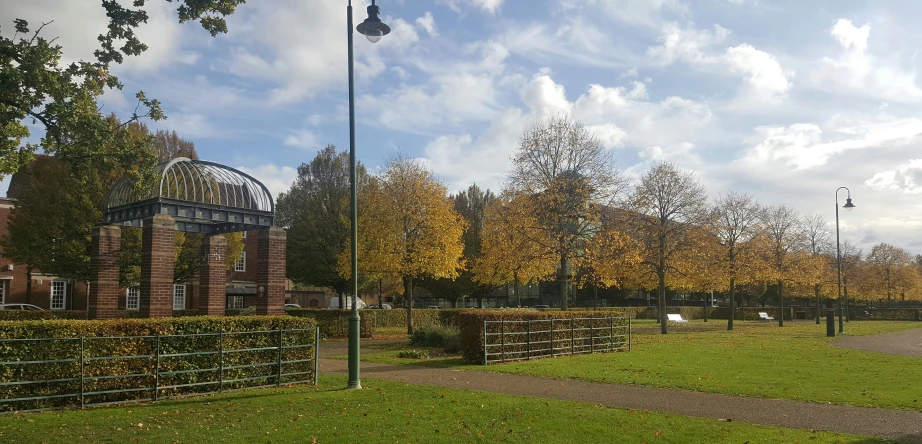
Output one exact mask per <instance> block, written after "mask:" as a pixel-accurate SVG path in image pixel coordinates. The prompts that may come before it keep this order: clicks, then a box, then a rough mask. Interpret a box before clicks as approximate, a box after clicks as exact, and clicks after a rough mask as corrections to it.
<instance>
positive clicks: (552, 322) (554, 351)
mask: <svg viewBox="0 0 922 444" xmlns="http://www.w3.org/2000/svg"><path fill="white" fill-rule="evenodd" d="M556 338H557V336H556V335H555V334H554V320H553V319H551V357H552V358H553V357H554V356H557V350H555V349H554V341H555V340H556Z"/></svg>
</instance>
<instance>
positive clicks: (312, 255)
mask: <svg viewBox="0 0 922 444" xmlns="http://www.w3.org/2000/svg"><path fill="white" fill-rule="evenodd" d="M365 182H367V173H366V171H365V167H364V166H362V165H361V163H357V164H356V184H357V186H358V187H359V188H362V186H363V185H362V184H364V183H365ZM349 199H350V188H349V153H348V152H345V151H343V152H337V151H336V147H335V146H333V145H327V147H326V148H324V149H323V150H321V151H320V152H318V153H317V156H316V157H314V160H312V161H311V163H304V164H301V166H300V167H298V177H297V178H296V179H295V181H294V183H293V184H292V186H291V189H290V190H288V192H285V193H282V194H280V195H279V197H278V205H277V206H276V214H277V216H278V220H279V224H280V225H282V226H285V227H288V241H287V242H288V248H287V273H288V278H289V279H291V280H293V281H294V282H296V283H299V284H303V285H311V286H317V287H328V288H331V289H333V291H335V292H336V294H337V295H339V296H340V297H342V296H343V295H344V294H345V292H346V291H347V290H348V289H349V279H347V278H345V277H343V276H342V274H341V273H340V269H339V262H338V261H339V257H340V255H342V254H343V253H344V252H346V251H347V249H348V247H349V237H350V233H349V230H350V224H349ZM374 280H375V281H377V279H374ZM341 306H342V307H343V308H345V304H342V305H341Z"/></svg>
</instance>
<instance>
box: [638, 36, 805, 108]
mask: <svg viewBox="0 0 922 444" xmlns="http://www.w3.org/2000/svg"><path fill="white" fill-rule="evenodd" d="M729 35H730V31H729V30H728V29H726V28H724V27H721V26H720V25H714V29H713V31H711V30H699V29H696V28H694V27H693V26H689V27H686V28H682V27H681V26H679V25H678V24H675V23H667V24H666V25H664V27H663V31H662V34H661V36H660V41H661V42H662V44H661V45H659V46H652V47H650V48H648V49H647V56H648V57H649V58H650V59H651V61H652V62H653V63H655V64H658V65H660V66H666V65H670V64H672V63H675V62H677V61H682V62H685V63H688V64H689V65H691V66H693V67H695V68H698V69H701V70H704V71H707V72H711V73H716V74H730V75H735V76H738V77H740V78H742V79H743V80H744V83H743V85H742V86H741V87H740V90H739V92H738V96H737V98H736V99H735V100H734V102H733V103H732V104H731V107H732V108H735V109H757V108H758V107H761V106H764V105H774V104H777V103H779V102H780V101H781V99H783V98H784V97H785V96H786V94H787V92H788V91H789V90H790V89H791V87H792V79H793V77H794V71H791V70H785V69H784V68H782V67H781V64H780V63H779V62H778V59H777V58H776V57H775V56H773V55H771V54H769V53H767V52H765V51H762V50H759V49H756V48H755V47H753V46H752V45H750V44H746V43H743V44H740V45H736V46H731V47H727V48H726V49H724V50H723V52H720V51H717V50H715V49H714V47H715V46H718V45H719V44H721V43H723V42H724V41H725V40H726V39H727V37H728V36H729Z"/></svg>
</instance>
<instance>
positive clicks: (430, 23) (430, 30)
mask: <svg viewBox="0 0 922 444" xmlns="http://www.w3.org/2000/svg"><path fill="white" fill-rule="evenodd" d="M416 24H417V25H419V27H420V28H423V29H424V30H425V31H426V33H427V34H429V35H430V36H432V37H438V36H439V32H438V31H437V30H436V29H435V19H433V18H432V13H431V12H429V11H426V14H425V15H424V16H422V17H419V18H417V19H416Z"/></svg>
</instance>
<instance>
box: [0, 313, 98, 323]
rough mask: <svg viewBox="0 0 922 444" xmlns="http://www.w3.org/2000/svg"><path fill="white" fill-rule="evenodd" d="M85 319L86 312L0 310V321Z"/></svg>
mask: <svg viewBox="0 0 922 444" xmlns="http://www.w3.org/2000/svg"><path fill="white" fill-rule="evenodd" d="M32 319H86V310H0V321H27V320H32Z"/></svg>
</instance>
